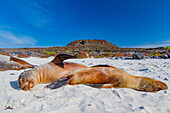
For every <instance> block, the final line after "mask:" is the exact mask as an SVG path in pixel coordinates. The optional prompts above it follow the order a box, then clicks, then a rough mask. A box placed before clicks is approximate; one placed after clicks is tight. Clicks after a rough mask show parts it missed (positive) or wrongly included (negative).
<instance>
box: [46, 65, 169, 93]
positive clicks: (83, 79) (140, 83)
mask: <svg viewBox="0 0 170 113" xmlns="http://www.w3.org/2000/svg"><path fill="white" fill-rule="evenodd" d="M65 84H68V85H75V84H89V85H90V86H92V87H98V88H131V89H134V90H137V91H146V92H157V91H160V90H166V89H168V86H167V85H166V84H165V83H164V82H161V81H158V80H155V79H151V78H148V77H142V76H134V75H131V74H129V73H127V72H125V71H124V70H121V69H118V68H116V67H113V66H110V65H97V66H93V67H90V68H84V69H79V70H75V71H73V72H71V73H69V74H68V75H66V76H65V77H64V78H62V79H60V80H57V81H55V82H53V83H52V84H50V85H48V86H47V88H51V89H54V88H58V87H61V86H63V85H65Z"/></svg>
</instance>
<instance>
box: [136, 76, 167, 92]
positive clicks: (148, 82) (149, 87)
mask: <svg viewBox="0 0 170 113" xmlns="http://www.w3.org/2000/svg"><path fill="white" fill-rule="evenodd" d="M137 79H140V81H139V87H138V88H137V90H139V91H146V92H157V91H160V90H166V89H168V86H167V85H166V84H165V83H164V82H161V81H159V80H155V79H151V78H147V77H137Z"/></svg>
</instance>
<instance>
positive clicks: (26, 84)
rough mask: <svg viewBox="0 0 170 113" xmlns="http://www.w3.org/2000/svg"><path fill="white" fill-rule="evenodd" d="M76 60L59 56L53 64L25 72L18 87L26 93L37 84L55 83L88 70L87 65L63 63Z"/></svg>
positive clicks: (66, 56) (69, 56)
mask: <svg viewBox="0 0 170 113" xmlns="http://www.w3.org/2000/svg"><path fill="white" fill-rule="evenodd" d="M69 58H75V57H73V56H71V55H67V54H59V55H57V56H56V57H55V58H54V59H53V60H52V61H51V62H49V63H47V64H44V65H40V66H39V67H36V68H33V69H31V70H28V71H24V72H23V73H21V74H20V76H19V78H18V85H19V87H20V88H21V89H23V90H24V91H27V90H30V88H32V87H34V86H35V85H36V84H40V83H51V82H54V81H56V80H58V79H60V78H62V77H64V76H66V75H67V74H69V73H70V72H72V71H74V70H78V69H81V68H88V67H87V66H85V65H81V64H77V63H71V62H63V61H64V60H66V59H69Z"/></svg>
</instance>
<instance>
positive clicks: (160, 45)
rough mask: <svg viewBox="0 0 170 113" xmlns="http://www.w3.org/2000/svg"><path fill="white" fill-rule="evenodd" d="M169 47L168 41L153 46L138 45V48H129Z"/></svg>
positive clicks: (169, 42) (169, 40) (169, 41)
mask: <svg viewBox="0 0 170 113" xmlns="http://www.w3.org/2000/svg"><path fill="white" fill-rule="evenodd" d="M166 46H170V39H168V40H165V41H161V42H157V43H154V44H146V45H139V46H131V47H132V48H155V47H166Z"/></svg>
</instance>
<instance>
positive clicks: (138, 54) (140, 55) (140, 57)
mask: <svg viewBox="0 0 170 113" xmlns="http://www.w3.org/2000/svg"><path fill="white" fill-rule="evenodd" d="M132 58H133V59H143V58H144V55H143V54H141V53H134V54H133V57H132Z"/></svg>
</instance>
